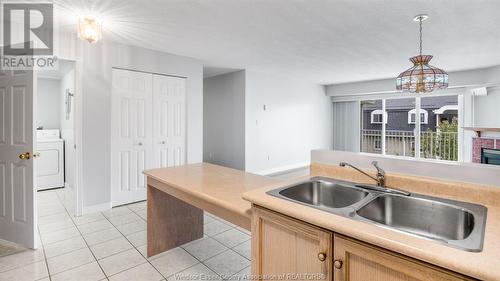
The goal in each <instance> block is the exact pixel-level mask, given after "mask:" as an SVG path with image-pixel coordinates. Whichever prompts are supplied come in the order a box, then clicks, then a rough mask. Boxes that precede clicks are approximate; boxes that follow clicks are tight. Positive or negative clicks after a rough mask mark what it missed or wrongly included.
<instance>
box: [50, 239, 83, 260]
mask: <svg viewBox="0 0 500 281" xmlns="http://www.w3.org/2000/svg"><path fill="white" fill-rule="evenodd" d="M86 247H87V244H86V243H85V240H83V238H82V237H81V236H77V237H73V238H70V239H67V240H63V241H59V242H55V243H52V244H48V245H46V246H44V249H45V256H46V257H47V258H52V257H55V256H59V255H62V254H66V253H69V252H73V251H76V250H79V249H82V248H86Z"/></svg>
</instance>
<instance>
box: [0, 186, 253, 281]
mask: <svg viewBox="0 0 500 281" xmlns="http://www.w3.org/2000/svg"><path fill="white" fill-rule="evenodd" d="M62 196H63V192H62V190H53V191H43V192H38V212H39V215H40V216H39V225H38V229H39V234H40V235H39V239H40V241H41V247H40V248H39V249H37V250H26V251H23V252H20V253H15V254H12V255H8V256H4V257H0V280H1V281H4V280H5V281H12V280H16V281H23V280H41V281H46V280H53V281H55V280H57V281H58V280H64V281H68V280H85V281H98V280H154V281H159V280H169V281H173V280H202V278H205V279H204V280H209V281H211V280H222V279H228V278H231V277H235V278H237V277H243V275H245V274H250V233H249V232H248V231H246V230H244V229H242V228H240V227H237V226H235V225H233V224H231V223H229V222H227V221H224V220H222V219H220V218H218V217H215V216H213V215H211V214H208V213H206V214H205V225H204V231H205V236H204V237H203V238H202V239H199V240H196V241H193V242H190V243H188V244H186V245H183V246H182V247H178V248H175V249H172V250H170V251H167V252H164V253H161V254H159V255H156V256H154V257H151V258H149V259H148V258H146V202H139V203H135V204H131V205H126V206H121V207H118V208H113V209H112V210H109V211H106V212H100V213H95V214H90V215H86V216H82V217H76V218H75V217H72V216H70V215H69V214H68V212H67V211H66V209H65V208H64V205H63V204H62Z"/></svg>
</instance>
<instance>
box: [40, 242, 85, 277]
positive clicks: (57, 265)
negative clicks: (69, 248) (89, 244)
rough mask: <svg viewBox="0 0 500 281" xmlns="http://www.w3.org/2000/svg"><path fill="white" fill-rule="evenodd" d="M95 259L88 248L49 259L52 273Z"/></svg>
mask: <svg viewBox="0 0 500 281" xmlns="http://www.w3.org/2000/svg"><path fill="white" fill-rule="evenodd" d="M93 261H95V259H94V256H92V253H91V252H90V250H89V249H88V248H84V249H80V250H76V251H74V252H71V253H67V254H64V255H60V256H57V257H53V258H50V259H48V260H47V263H48V265H49V271H50V274H52V275H53V274H57V273H59V272H63V271H66V270H69V269H73V268H76V267H79V266H81V265H84V264H87V263H91V262H93Z"/></svg>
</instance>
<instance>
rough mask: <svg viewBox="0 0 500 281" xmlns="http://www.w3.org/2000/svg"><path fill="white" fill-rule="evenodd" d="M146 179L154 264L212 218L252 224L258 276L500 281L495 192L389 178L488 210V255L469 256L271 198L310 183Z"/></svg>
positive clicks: (214, 175)
mask: <svg viewBox="0 0 500 281" xmlns="http://www.w3.org/2000/svg"><path fill="white" fill-rule="evenodd" d="M145 174H146V175H147V176H148V229H147V230H148V256H152V255H155V254H157V253H160V252H163V251H166V250H168V249H171V248H173V247H176V246H179V245H182V244H183V243H186V242H189V241H191V240H194V239H198V238H201V237H202V236H203V211H202V210H206V211H208V212H211V213H213V214H215V215H217V216H219V217H221V218H223V219H225V220H227V221H229V222H231V223H233V224H235V225H238V226H240V227H243V228H245V229H250V225H251V230H252V272H253V274H254V275H259V276H260V275H266V274H267V273H269V272H271V273H273V274H274V272H300V270H301V269H302V268H299V269H297V268H298V267H297V266H298V265H303V266H306V267H307V270H313V271H316V272H317V273H319V274H322V275H321V276H324V277H326V279H327V280H369V279H366V278H368V277H370V278H372V279H371V280H389V279H386V278H388V277H387V276H393V277H394V278H393V279H390V280H426V281H427V280H474V279H480V280H500V272H499V271H498V265H499V264H500V189H498V188H496V187H493V186H481V185H474V184H467V183H457V182H446V181H441V180H436V179H430V178H424V177H414V176H410V175H402V174H393V173H388V175H387V185H388V186H391V187H397V188H401V189H405V190H407V191H410V192H415V193H420V194H426V195H430V196H437V197H441V198H448V199H453V200H460V201H466V202H472V203H476V204H481V205H484V206H486V207H487V209H488V214H487V221H486V227H485V235H484V245H483V249H482V251H480V252H468V251H464V250H461V249H456V248H452V247H449V246H446V245H443V244H439V243H436V242H435V241H432V240H429V239H425V238H422V237H419V236H416V235H411V234H408V233H404V232H401V231H395V230H394V229H389V228H386V227H380V226H378V225H375V224H370V223H366V222H361V221H355V220H351V219H349V218H345V217H341V216H338V215H335V214H332V213H328V212H324V211H321V210H318V209H314V208H311V207H308V206H305V205H303V204H297V203H294V202H290V201H286V200H283V199H280V198H277V197H273V196H271V195H268V194H267V192H268V191H270V190H273V189H276V188H280V187H284V186H287V185H290V184H292V183H293V182H297V181H301V180H304V179H305V178H301V179H295V180H289V181H284V180H277V179H274V178H270V177H265V176H258V175H253V174H250V173H245V172H242V171H238V170H234V169H229V168H224V167H221V166H217V165H212V164H206V163H202V164H191V165H186V166H180V167H175V168H163V169H156V170H149V171H146V172H145ZM311 176H323V177H329V178H336V179H341V180H346V181H352V182H357V183H370V179H369V178H366V177H365V176H363V175H361V174H359V173H356V172H355V171H352V170H349V169H346V168H340V167H338V166H334V165H325V164H319V163H312V164H311ZM243 198H244V199H243ZM443 223H446V222H443ZM339 257H340V258H339ZM343 264H345V266H343ZM348 264H349V266H347V265H348ZM264 265H265V266H264ZM356 274H359V275H358V277H359V276H362V278H354V277H355V276H356ZM367 274H368V275H367ZM376 276H378V277H377V278H378V279H377V278H375V277H376ZM381 276H382V277H381ZM348 277H349V278H348ZM363 278H364V279H363ZM380 278H382V279H380ZM384 278H385V279H384Z"/></svg>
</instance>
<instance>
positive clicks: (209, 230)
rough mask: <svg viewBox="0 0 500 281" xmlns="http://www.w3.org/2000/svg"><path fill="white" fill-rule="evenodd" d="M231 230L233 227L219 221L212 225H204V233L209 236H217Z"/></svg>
mask: <svg viewBox="0 0 500 281" xmlns="http://www.w3.org/2000/svg"><path fill="white" fill-rule="evenodd" d="M229 229H231V226H229V225H227V224H225V223H223V222H221V221H219V220H214V221H213V222H211V223H207V224H205V225H203V233H205V234H206V235H209V236H214V235H217V234H219V233H221V232H224V231H226V230H229Z"/></svg>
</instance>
